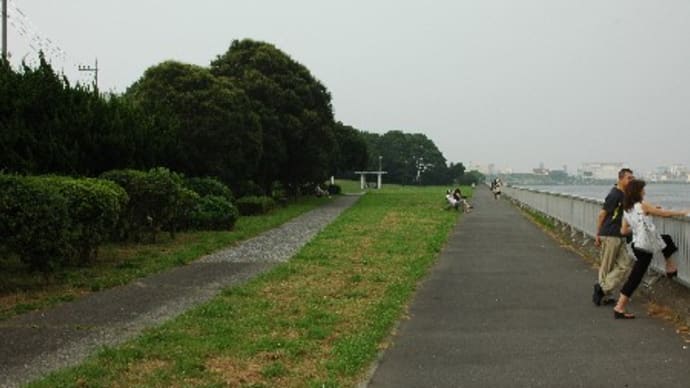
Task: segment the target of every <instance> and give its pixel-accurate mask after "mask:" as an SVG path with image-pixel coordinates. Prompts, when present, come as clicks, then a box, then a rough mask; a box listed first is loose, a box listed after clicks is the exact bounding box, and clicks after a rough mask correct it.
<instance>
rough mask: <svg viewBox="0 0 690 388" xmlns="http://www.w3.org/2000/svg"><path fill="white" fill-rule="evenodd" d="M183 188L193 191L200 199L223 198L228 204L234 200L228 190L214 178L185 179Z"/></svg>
mask: <svg viewBox="0 0 690 388" xmlns="http://www.w3.org/2000/svg"><path fill="white" fill-rule="evenodd" d="M185 187H186V188H188V189H190V190H193V191H195V192H196V193H197V194H199V195H200V196H201V197H206V196H209V195H212V196H216V197H223V198H225V199H226V200H227V201H228V202H230V203H232V202H233V201H234V200H235V197H234V196H233V194H232V191H231V190H230V188H229V187H228V186H226V185H225V184H223V182H221V181H219V180H218V179H215V178H187V179H186V180H185Z"/></svg>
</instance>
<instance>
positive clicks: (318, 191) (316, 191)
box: [314, 185, 331, 198]
mask: <svg viewBox="0 0 690 388" xmlns="http://www.w3.org/2000/svg"><path fill="white" fill-rule="evenodd" d="M314 195H316V197H317V198H321V197H328V198H330V197H331V194H330V193H329V192H328V191H326V190H324V189H322V188H321V185H316V188H315V189H314Z"/></svg>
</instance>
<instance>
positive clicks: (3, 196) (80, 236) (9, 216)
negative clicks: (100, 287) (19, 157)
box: [0, 175, 127, 272]
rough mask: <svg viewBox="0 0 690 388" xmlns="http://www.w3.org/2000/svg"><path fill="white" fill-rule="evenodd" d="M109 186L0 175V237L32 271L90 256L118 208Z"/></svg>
mask: <svg viewBox="0 0 690 388" xmlns="http://www.w3.org/2000/svg"><path fill="white" fill-rule="evenodd" d="M126 203H127V195H126V194H125V192H124V190H122V189H121V188H120V187H119V186H117V185H116V184H114V183H112V182H108V181H103V180H99V179H75V178H68V177H58V176H49V177H19V176H7V175H0V225H1V226H0V237H1V238H2V240H3V242H4V244H5V246H6V248H7V249H8V250H9V251H11V252H14V253H16V254H17V255H18V256H19V257H20V259H21V260H22V261H23V262H25V263H26V264H28V265H29V267H30V268H31V269H32V270H41V271H44V272H45V271H49V270H51V269H54V268H55V267H58V266H60V265H62V264H65V263H66V262H68V261H69V260H71V259H79V260H80V261H81V262H82V263H84V262H87V261H88V260H89V259H91V258H93V257H95V256H96V254H97V251H98V246H99V245H100V244H101V243H102V242H103V241H104V240H105V239H107V238H108V236H110V234H111V232H112V229H113V227H114V226H115V225H116V224H117V221H118V218H119V215H120V213H121V211H122V208H123V206H124V205H125V204H126Z"/></svg>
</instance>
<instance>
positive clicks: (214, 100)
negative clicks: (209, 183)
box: [127, 61, 262, 187]
mask: <svg viewBox="0 0 690 388" xmlns="http://www.w3.org/2000/svg"><path fill="white" fill-rule="evenodd" d="M127 97H128V98H129V99H131V101H133V103H135V104H136V105H137V106H139V107H141V108H142V109H143V110H144V112H146V113H148V114H149V115H150V117H151V120H153V121H154V124H153V126H154V127H155V128H157V129H158V130H159V132H160V133H159V138H160V139H162V140H161V144H159V147H160V150H159V152H160V159H161V160H159V162H160V164H162V165H165V166H166V167H169V168H171V169H173V170H175V171H179V172H183V173H185V174H187V175H190V176H216V177H219V178H221V179H222V180H223V181H225V182H226V183H228V184H230V185H231V186H234V187H236V185H237V184H239V183H240V182H242V181H245V180H250V179H251V178H252V177H253V176H254V175H255V174H256V172H257V167H258V164H259V160H260V158H261V155H262V132H261V124H260V120H259V117H258V115H257V114H256V113H254V112H253V110H252V109H251V104H250V100H249V99H248V97H247V95H246V94H245V93H244V91H243V90H242V89H240V88H238V87H237V86H236V85H234V84H233V83H232V82H231V81H230V80H229V79H227V78H219V77H215V76H214V75H213V74H211V72H210V71H209V70H208V69H206V68H203V67H200V66H195V65H189V64H184V63H180V62H175V61H166V62H163V63H160V64H158V65H156V66H153V67H151V68H149V69H148V70H146V72H145V73H144V75H143V76H142V77H141V79H139V80H138V81H137V82H135V83H134V84H133V85H132V86H131V87H130V88H129V89H128V90H127Z"/></svg>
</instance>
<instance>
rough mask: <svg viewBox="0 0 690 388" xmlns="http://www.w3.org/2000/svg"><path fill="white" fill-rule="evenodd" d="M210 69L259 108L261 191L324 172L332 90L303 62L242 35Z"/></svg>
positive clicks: (295, 185) (315, 178)
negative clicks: (300, 62) (243, 91)
mask: <svg viewBox="0 0 690 388" xmlns="http://www.w3.org/2000/svg"><path fill="white" fill-rule="evenodd" d="M211 71H212V72H213V74H215V75H216V76H218V77H225V78H228V79H230V80H232V82H233V83H236V84H237V85H239V86H240V87H241V88H242V89H243V90H245V92H246V93H247V95H248V96H249V97H250V98H251V99H252V102H253V104H252V107H253V109H254V110H256V111H257V112H258V113H259V116H260V118H261V126H262V128H263V131H264V136H263V143H262V144H263V149H264V153H263V156H262V158H261V162H260V166H259V174H258V178H259V181H260V184H261V185H262V186H263V187H264V188H265V189H266V190H268V189H269V188H270V186H271V184H272V183H273V182H274V181H276V180H278V181H281V182H282V183H283V184H285V185H286V186H287V187H288V189H290V190H292V191H293V192H294V191H297V190H298V189H299V187H300V186H301V185H303V184H307V183H314V182H320V181H322V180H324V179H325V178H326V177H327V176H328V174H329V172H330V171H329V170H330V167H331V166H332V159H333V158H334V150H335V139H334V134H333V124H334V121H333V109H332V107H331V95H330V93H329V92H328V90H327V89H326V87H325V86H323V85H322V84H321V83H320V82H319V81H318V80H316V79H315V78H314V77H313V76H312V74H311V73H310V72H309V70H308V69H307V68H306V67H304V66H303V65H301V64H299V63H297V62H295V61H294V60H292V59H291V58H290V57H289V56H288V55H287V54H285V53H283V52H282V51H280V50H279V49H277V48H276V47H275V46H273V45H271V44H268V43H264V42H257V41H253V40H249V39H246V40H242V41H238V40H235V41H233V42H232V44H231V45H230V48H229V49H228V51H227V52H225V53H224V54H222V55H219V56H218V57H217V58H216V59H215V60H214V61H213V62H212V63H211Z"/></svg>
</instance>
